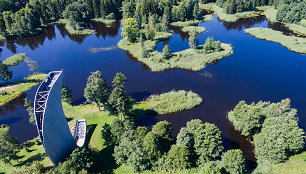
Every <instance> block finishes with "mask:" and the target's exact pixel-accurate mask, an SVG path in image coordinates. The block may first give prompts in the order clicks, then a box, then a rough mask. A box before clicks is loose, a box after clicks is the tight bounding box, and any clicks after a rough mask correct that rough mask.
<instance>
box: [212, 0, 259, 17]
mask: <svg viewBox="0 0 306 174" xmlns="http://www.w3.org/2000/svg"><path fill="white" fill-rule="evenodd" d="M216 4H217V5H218V6H219V7H222V8H223V9H224V10H225V12H226V13H227V14H234V13H241V12H244V11H250V10H253V9H254V7H255V6H256V0H253V1H249V0H217V1H216ZM263 5H265V4H263Z"/></svg>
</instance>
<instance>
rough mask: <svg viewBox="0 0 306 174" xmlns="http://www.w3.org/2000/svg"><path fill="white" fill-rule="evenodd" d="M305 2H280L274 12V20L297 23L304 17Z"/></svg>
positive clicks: (305, 17) (305, 16)
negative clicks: (275, 12)
mask: <svg viewBox="0 0 306 174" xmlns="http://www.w3.org/2000/svg"><path fill="white" fill-rule="evenodd" d="M305 8H306V2H305V1H301V2H299V3H295V2H294V3H290V4H286V3H284V4H282V5H280V7H279V10H278V11H277V14H276V20H278V21H280V22H285V23H295V24H296V23H299V22H300V21H301V20H302V19H306V13H305Z"/></svg>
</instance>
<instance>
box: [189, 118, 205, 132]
mask: <svg viewBox="0 0 306 174" xmlns="http://www.w3.org/2000/svg"><path fill="white" fill-rule="evenodd" d="M202 124H203V122H202V121H201V120H200V119H192V120H190V121H188V122H187V123H186V128H187V130H188V132H190V133H192V134H193V135H195V134H196V133H197V129H198V128H199V127H200V126H201V125H202Z"/></svg>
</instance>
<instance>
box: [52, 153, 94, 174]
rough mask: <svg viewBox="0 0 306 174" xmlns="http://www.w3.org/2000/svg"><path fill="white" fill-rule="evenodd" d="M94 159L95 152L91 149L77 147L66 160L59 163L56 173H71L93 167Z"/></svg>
mask: <svg viewBox="0 0 306 174" xmlns="http://www.w3.org/2000/svg"><path fill="white" fill-rule="evenodd" d="M93 161H94V152H93V151H92V150H91V149H88V148H76V149H75V150H73V152H72V153H71V154H70V156H69V157H68V159H67V160H66V161H64V162H62V163H59V165H58V167H57V168H56V173H63V174H69V173H76V172H78V171H81V170H88V169H90V168H91V167H92V165H93Z"/></svg>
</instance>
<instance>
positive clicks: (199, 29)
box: [182, 26, 205, 33]
mask: <svg viewBox="0 0 306 174" xmlns="http://www.w3.org/2000/svg"><path fill="white" fill-rule="evenodd" d="M182 31H183V32H187V33H190V32H194V31H195V32H196V33H203V32H204V31H205V27H198V26H186V27H183V28H182Z"/></svg>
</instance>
